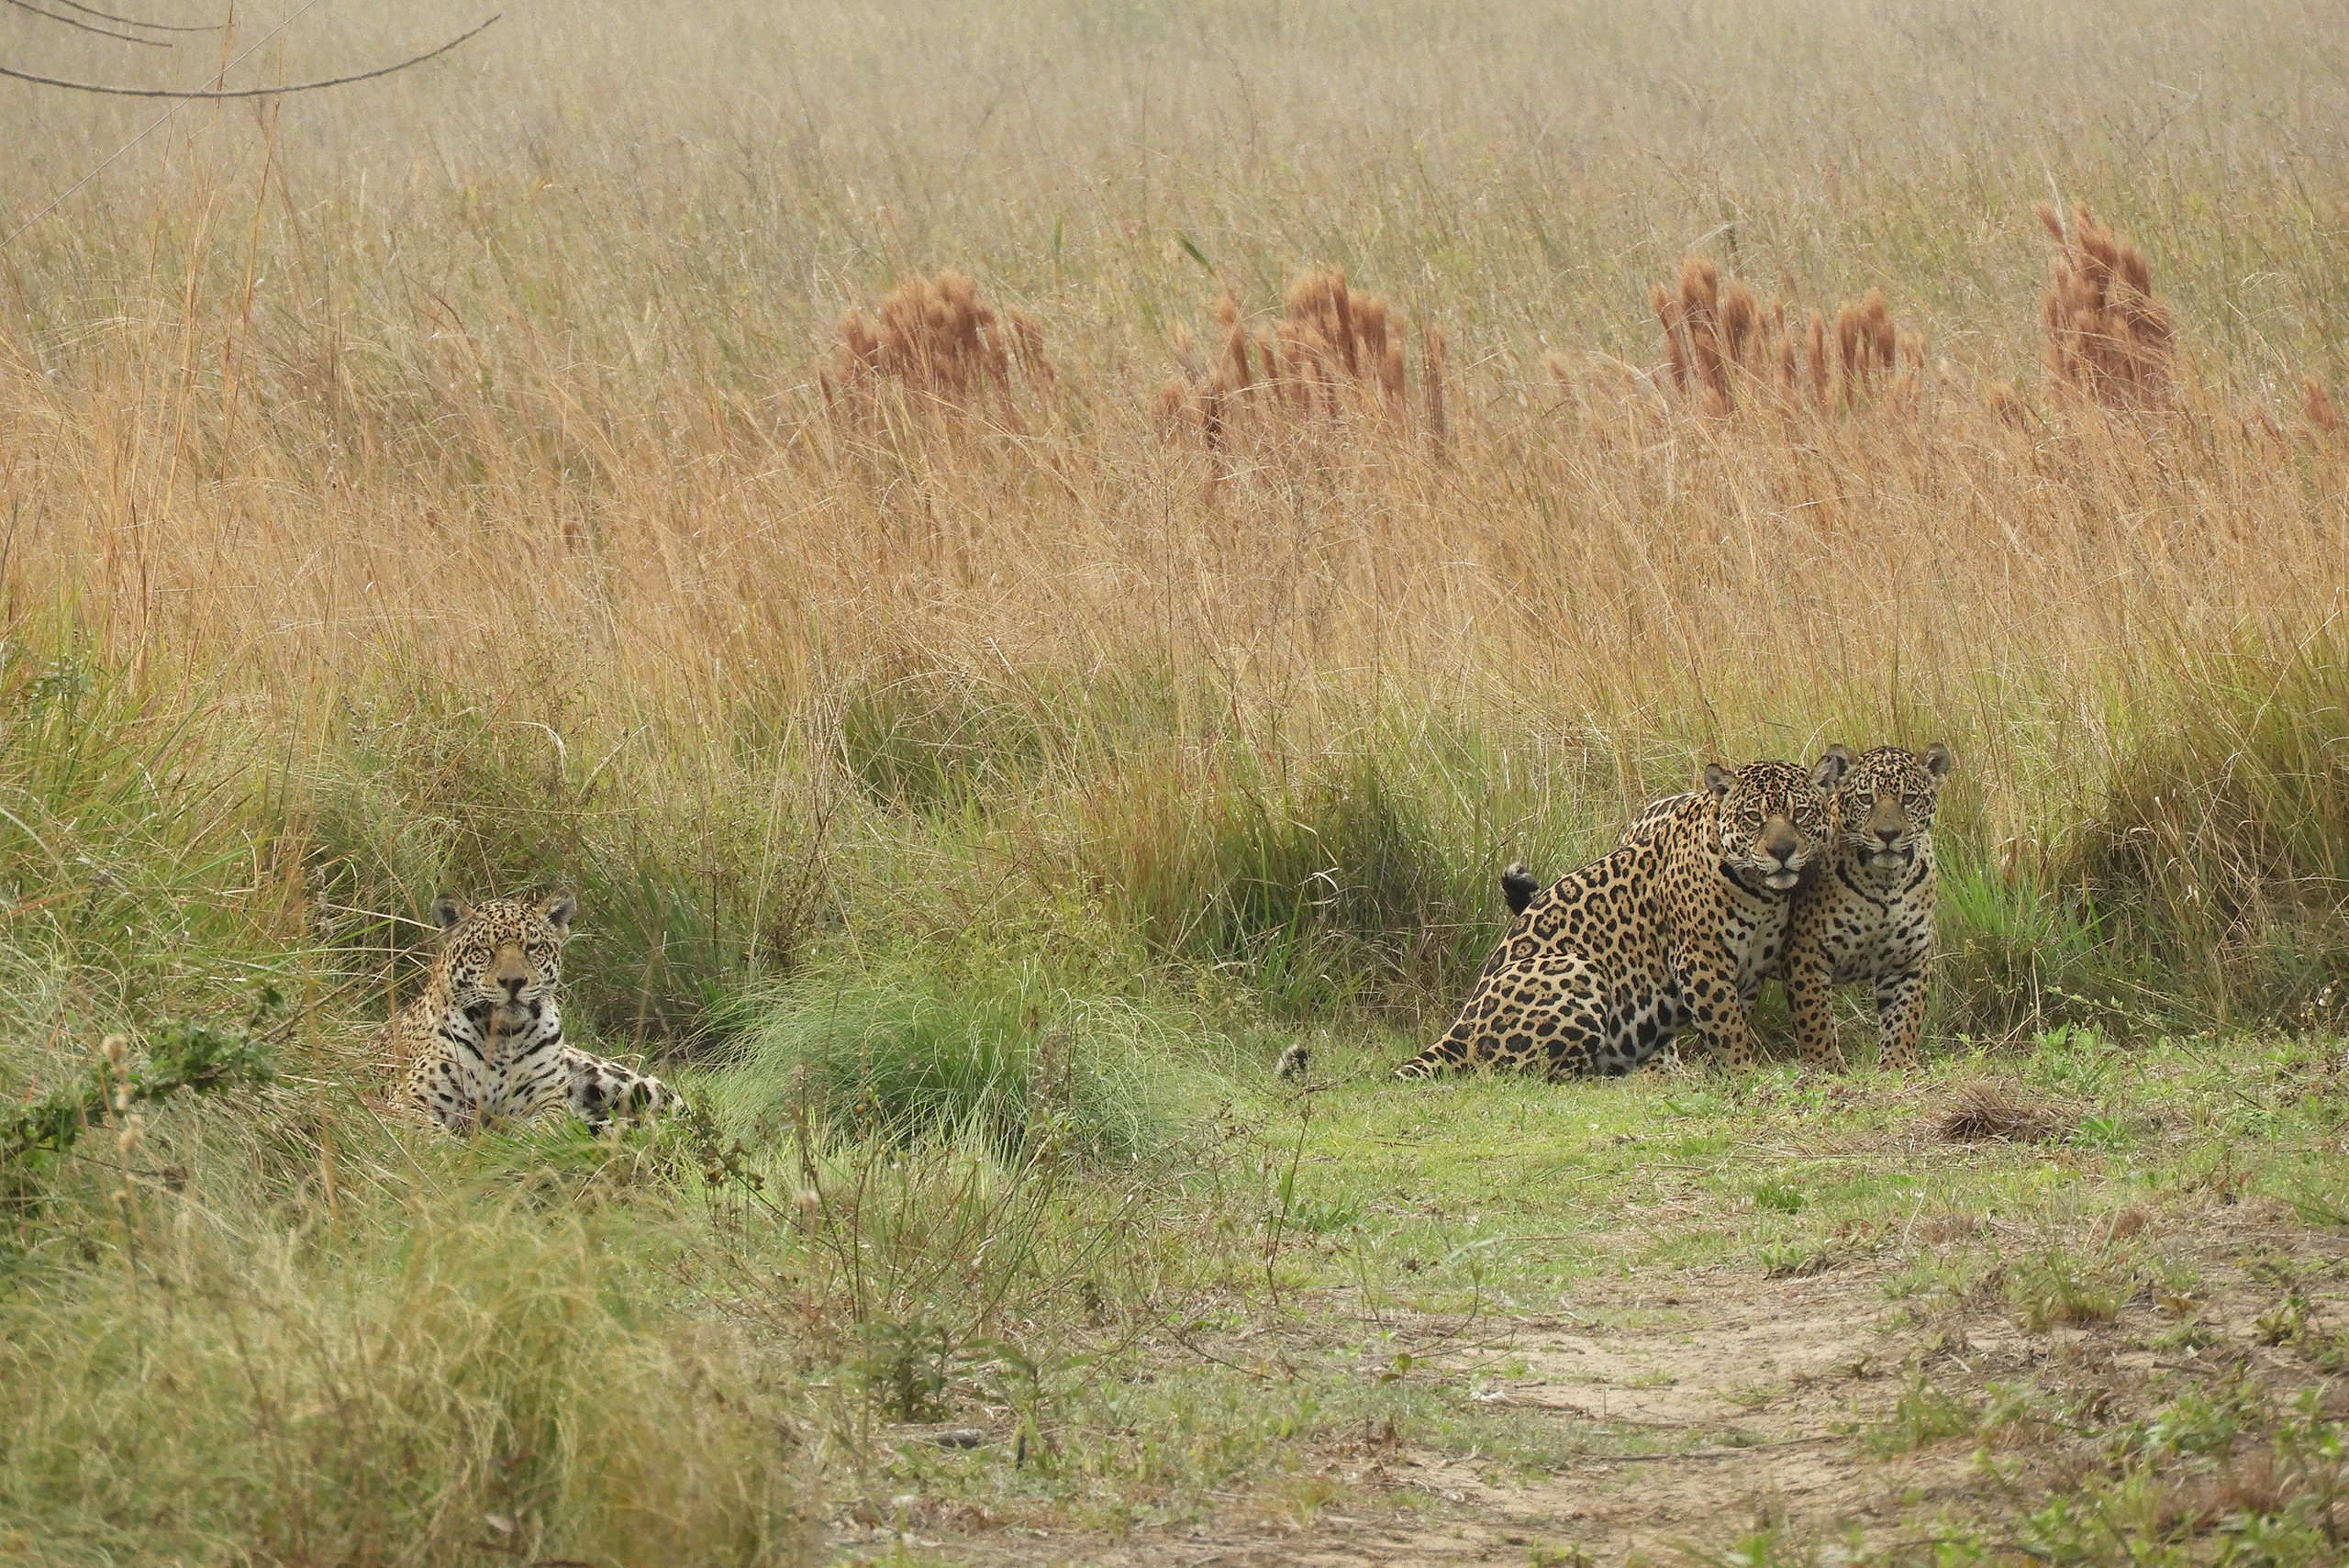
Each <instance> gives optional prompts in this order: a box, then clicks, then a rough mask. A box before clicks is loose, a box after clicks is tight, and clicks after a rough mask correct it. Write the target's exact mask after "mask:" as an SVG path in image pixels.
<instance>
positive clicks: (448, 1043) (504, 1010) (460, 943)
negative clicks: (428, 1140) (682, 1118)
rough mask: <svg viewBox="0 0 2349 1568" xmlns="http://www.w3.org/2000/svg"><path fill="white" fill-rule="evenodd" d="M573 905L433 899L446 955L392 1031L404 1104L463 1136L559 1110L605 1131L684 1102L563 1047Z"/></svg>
mask: <svg viewBox="0 0 2349 1568" xmlns="http://www.w3.org/2000/svg"><path fill="white" fill-rule="evenodd" d="M577 907H578V906H577V905H576V904H575V903H574V902H573V900H572V899H571V898H570V897H569V896H568V895H556V896H554V897H552V898H549V899H546V900H545V901H543V902H542V903H539V904H535V905H533V904H526V903H523V902H521V901H519V900H518V899H511V898H493V899H489V900H487V901H485V902H484V903H482V904H480V905H478V906H468V905H466V904H465V903H464V902H463V901H462V900H461V899H456V898H437V899H435V900H433V904H432V917H433V919H434V920H435V921H436V922H437V923H438V924H439V926H440V956H439V957H438V958H436V959H435V960H434V961H433V964H432V975H431V978H430V979H429V981H428V982H426V984H425V987H424V994H423V995H420V996H418V997H417V998H416V1000H414V1001H413V1002H410V1003H409V1004H408V1005H407V1006H406V1007H403V1008H402V1009H401V1010H400V1012H399V1014H398V1016H396V1017H395V1018H393V1019H392V1020H391V1022H389V1023H388V1024H385V1025H384V1034H383V1040H384V1044H385V1046H387V1047H388V1048H389V1053H390V1056H391V1059H392V1060H393V1061H395V1062H406V1064H407V1068H406V1073H405V1074H404V1075H403V1077H402V1079H401V1082H400V1086H399V1089H398V1092H397V1094H396V1095H395V1103H396V1104H397V1106H399V1108H401V1109H403V1110H406V1111H408V1112H410V1113H412V1114H415V1115H417V1116H420V1117H423V1118H428V1119H429V1120H430V1121H431V1122H433V1123H434V1124H435V1125H436V1126H438V1127H440V1128H441V1129H443V1130H444V1131H448V1132H453V1133H458V1134H466V1133H471V1132H473V1131H476V1130H478V1129H482V1128H484V1127H487V1126H490V1125H492V1124H494V1123H496V1122H500V1121H516V1122H528V1121H532V1120H535V1119H537V1118H539V1117H540V1116H542V1115H545V1114H547V1113H549V1112H552V1111H557V1110H558V1109H561V1108H568V1109H569V1110H570V1111H571V1112H572V1113H573V1115H576V1116H578V1117H580V1118H584V1120H585V1121H586V1122H587V1123H588V1125H590V1126H591V1127H595V1128H596V1129H601V1128H602V1127H603V1126H604V1125H605V1124H606V1123H607V1122H608V1121H610V1120H612V1119H613V1118H615V1117H622V1118H633V1117H652V1116H658V1115H659V1114H661V1113H662V1112H663V1111H666V1110H671V1109H674V1108H675V1107H676V1106H677V1105H678V1100H677V1096H676V1093H675V1091H674V1090H672V1089H671V1088H670V1087H669V1086H668V1085H667V1084H663V1083H662V1082H661V1080H660V1079H658V1078H654V1077H651V1076H648V1075H647V1074H645V1073H635V1072H631V1071H629V1069H628V1068H626V1067H623V1066H621V1065H620V1064H619V1063H618V1062H607V1061H605V1060H604V1059H603V1058H602V1057H599V1056H590V1055H588V1054H587V1053H586V1052H585V1051H575V1050H573V1048H572V1047H570V1046H567V1045H565V1044H563V1042H562V1013H561V1012H560V1011H559V1010H558V1009H557V1007H556V1006H555V991H556V988H557V987H558V986H559V985H560V984H562V944H563V940H564V939H565V938H567V937H568V936H569V935H570V934H571V917H572V916H573V914H574V913H575V912H576V910H577Z"/></svg>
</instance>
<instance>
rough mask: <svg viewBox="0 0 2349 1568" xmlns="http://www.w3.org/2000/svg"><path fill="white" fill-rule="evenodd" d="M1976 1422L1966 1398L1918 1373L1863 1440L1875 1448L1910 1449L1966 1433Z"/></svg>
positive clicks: (1895, 1451)
mask: <svg viewBox="0 0 2349 1568" xmlns="http://www.w3.org/2000/svg"><path fill="white" fill-rule="evenodd" d="M1975 1426H1976V1416H1975V1412H1974V1411H1973V1410H1971V1409H1970V1408H1968V1407H1966V1405H1965V1402H1964V1401H1962V1400H1960V1399H1958V1398H1957V1397H1956V1396H1954V1395H1951V1394H1947V1393H1944V1392H1943V1390H1941V1389H1940V1388H1937V1387H1935V1386H1934V1385H1932V1384H1931V1383H1928V1382H1926V1381H1925V1380H1924V1379H1923V1378H1922V1377H1919V1378H1917V1379H1915V1380H1914V1381H1912V1382H1911V1383H1910V1384H1909V1386H1908V1388H1907V1389H1906V1390H1905V1391H1903V1393H1902V1394H1901V1396H1900V1397H1899V1398H1898V1399H1896V1400H1894V1401H1893V1404H1892V1413H1891V1414H1890V1415H1889V1416H1887V1417H1886V1418H1884V1419H1883V1420H1881V1421H1879V1422H1877V1423H1876V1425H1875V1426H1873V1427H1871V1428H1870V1429H1868V1431H1867V1434H1866V1437H1865V1443H1866V1445H1867V1447H1868V1449H1869V1450H1870V1451H1872V1452H1876V1453H1907V1452H1909V1451H1910V1450H1912V1449H1920V1448H1930V1447H1932V1445H1933V1444H1935V1443H1938V1442H1945V1441H1947V1440H1949V1439H1951V1438H1957V1437H1965V1436H1966V1435H1967V1434H1969V1433H1971V1432H1972V1431H1973V1430H1974V1429H1975Z"/></svg>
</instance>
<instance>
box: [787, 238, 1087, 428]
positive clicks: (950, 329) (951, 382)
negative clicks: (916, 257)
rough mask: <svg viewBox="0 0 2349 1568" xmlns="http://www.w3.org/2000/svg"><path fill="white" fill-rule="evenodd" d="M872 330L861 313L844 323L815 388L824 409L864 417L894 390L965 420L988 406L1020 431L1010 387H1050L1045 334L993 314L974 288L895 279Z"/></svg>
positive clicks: (1024, 317)
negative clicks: (883, 393)
mask: <svg viewBox="0 0 2349 1568" xmlns="http://www.w3.org/2000/svg"><path fill="white" fill-rule="evenodd" d="M879 315H880V324H879V326H878V328H875V327H874V324H873V323H871V322H869V321H868V320H866V319H865V315H864V312H863V311H862V310H859V309H855V308H851V309H850V310H849V311H848V312H847V313H846V314H845V315H843V316H842V317H841V323H840V341H839V345H838V347H837V348H836V349H835V350H834V351H833V356H832V364H831V366H830V368H829V370H827V371H825V372H823V373H822V375H821V380H822V384H823V388H824V396H825V401H826V402H827V404H828V405H829V406H831V407H832V408H833V409H835V410H836V411H837V410H840V409H841V408H843V407H845V408H847V409H849V410H851V411H853V412H855V413H857V414H859V415H869V414H870V413H871V412H872V410H873V409H874V406H876V400H877V397H878V394H879V392H880V389H881V388H882V387H883V385H884V384H896V386H897V387H899V388H901V389H902V390H903V391H904V392H905V393H906V395H907V399H908V401H911V402H915V403H917V404H918V405H919V406H927V407H930V408H933V409H938V410H941V411H945V412H949V413H957V414H960V413H969V412H972V411H974V410H975V409H977V408H978V407H980V406H982V405H983V404H984V403H985V401H986V400H987V399H988V398H990V397H992V398H993V399H994V400H995V402H996V406H997V407H998V409H999V410H1000V412H1001V414H1002V416H1003V417H1004V420H1005V422H1006V423H1007V424H1012V425H1017V424H1019V414H1018V411H1017V409H1016V407H1015V406H1014V399H1013V388H1014V384H1015V381H1021V382H1025V383H1027V384H1029V385H1030V386H1031V387H1034V388H1036V389H1038V390H1040V391H1042V390H1047V389H1049V388H1050V387H1051V385H1052V361H1051V360H1050V359H1049V358H1047V357H1046V355H1045V353H1044V329H1043V327H1042V325H1041V323H1040V322H1038V321H1037V320H1036V318H1035V317H1032V316H1030V315H1029V314H1028V313H1027V312H1026V311H1023V310H1016V309H1015V310H1008V311H1002V312H998V311H997V310H996V308H995V307H994V306H990V305H989V304H988V303H987V302H986V300H985V298H983V297H982V296H981V295H980V294H979V285H978V283H977V280H975V279H974V278H973V277H972V276H971V275H970V274H969V273H968V272H955V271H952V269H949V270H948V271H945V272H940V273H939V274H938V275H937V276H936V277H934V278H925V277H922V276H921V275H919V274H918V273H915V274H911V275H909V276H907V277H904V278H901V279H899V280H898V282H897V286H896V287H895V288H893V289H891V290H890V291H889V293H888V294H887V295H885V296H884V297H883V299H882V301H881V306H880V311H879Z"/></svg>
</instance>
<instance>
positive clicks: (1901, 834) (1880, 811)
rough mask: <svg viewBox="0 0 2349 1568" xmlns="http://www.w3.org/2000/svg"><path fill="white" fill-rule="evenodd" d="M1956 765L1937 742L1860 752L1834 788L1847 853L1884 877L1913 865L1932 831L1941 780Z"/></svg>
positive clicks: (1948, 751) (1940, 790)
mask: <svg viewBox="0 0 2349 1568" xmlns="http://www.w3.org/2000/svg"><path fill="white" fill-rule="evenodd" d="M1955 763H1956V759H1955V758H1954V757H1952V756H1951V755H1950V750H1949V748H1948V747H1946V746H1944V745H1943V744H1942V743H1941V742H1940V741H1938V740H1936V741H1934V742H1933V743H1932V745H1930V746H1928V747H1926V748H1925V749H1924V750H1923V751H1904V750H1902V749H1901V748H1900V747H1898V746H1878V747H1876V749H1875V750H1874V751H1868V752H1866V753H1865V754H1863V755H1862V756H1861V758H1860V760H1859V761H1858V762H1854V763H1853V764H1852V766H1851V769H1850V771H1849V772H1848V773H1845V775H1844V776H1843V779H1842V782H1841V783H1840V784H1838V785H1837V786H1836V789H1835V810H1836V816H1837V817H1839V818H1840V819H1841V822H1842V847H1843V849H1844V851H1845V852H1847V853H1849V854H1851V855H1853V856H1854V857H1855V858H1856V859H1857V860H1858V861H1859V862H1860V863H1861V864H1862V865H1864V866H1865V867H1867V868H1868V869H1869V870H1871V871H1875V872H1879V873H1887V874H1889V873H1894V872H1898V871H1904V870H1906V869H1908V868H1909V866H1912V865H1914V864H1916V863H1917V847H1918V845H1920V843H1922V842H1923V841H1924V839H1925V836H1926V835H1927V834H1929V833H1931V832H1932V830H1933V807H1934V806H1936V805H1938V804H1939V803H1940V800H1941V794H1942V781H1943V779H1945V778H1947V777H1948V776H1949V771H1950V769H1951V768H1952V767H1954V765H1955Z"/></svg>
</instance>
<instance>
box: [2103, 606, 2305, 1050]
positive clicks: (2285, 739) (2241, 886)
mask: <svg viewBox="0 0 2349 1568" xmlns="http://www.w3.org/2000/svg"><path fill="white" fill-rule="evenodd" d="M2188 681H2189V683H2190V685H2189V691H2190V694H2191V700H2190V701H2188V703H2186V704H2185V706H2183V708H2182V709H2181V711H2180V713H2179V716H2178V717H2177V720H2176V723H2175V724H2172V725H2166V726H2163V727H2159V728H2153V729H2150V730H2148V731H2147V732H2146V733H2145V734H2144V735H2143V737H2142V738H2141V739H2140V740H2138V741H2137V743H2136V744H2135V745H2133V746H2132V747H2131V748H2130V749H2129V750H2128V751H2126V752H2124V753H2123V754H2122V755H2121V758H2120V759H2119V760H2118V762H2117V763H2116V765H2115V767H2114V769H2113V772H2112V775H2111V780H2110V785H2109V787H2108V790H2107V797H2106V800H2105V803H2104V805H2103V807H2102V809H2101V810H2100V811H2099V812H2098V814H2097V815H2096V816H2095V817H2094V818H2093V819H2092V820H2091V821H2090V822H2089V823H2088V824H2087V826H2086V827H2085V828H2084V829H2083V830H2082V831H2081V832H2080V834H2079V835H2078V837H2077V839H2076V841H2075V843H2074V844H2073V845H2072V846H2071V848H2070V850H2069V852H2068V856H2067V860H2068V865H2067V866H2066V867H2065V870H2066V871H2067V872H2068V873H2069V874H2070V875H2071V876H2072V877H2074V878H2076V881H2077V882H2078V883H2079V884H2084V885H2085V886H2086V887H2087V889H2088V890H2089V893H2090V895H2091V896H2092V897H2094V898H2095V899H2096V901H2097V902H2098V904H2099V906H2101V907H2103V908H2105V909H2107V910H2110V912H2111V913H2112V914H2113V916H2114V917H2116V918H2117V920H2118V921H2119V922H2120V923H2121V926H2122V928H2123V930H2124V933H2125V940H2127V941H2128V943H2129V944H2130V945H2131V946H2133V947H2136V948H2139V949H2141V950H2143V951H2150V952H2152V953H2154V954H2155V955H2158V958H2159V960H2160V962H2161V963H2162V964H2163V966H2164V967H2165V968H2167V969H2169V970H2170V971H2171V972H2172V973H2175V974H2176V975H2177V976H2178V977H2179V979H2178V980H2176V981H2173V982H2172V983H2171V984H2172V985H2173V987H2175V988H2176V989H2179V990H2183V991H2186V992H2188V994H2189V995H2195V996H2197V997H2198V998H2199V999H2202V1000H2203V1001H2204V1003H2205V1005H2206V1006H2208V1007H2209V1008H2210V1011H2211V1014H2212V1016H2213V1017H2214V1018H2215V1019H2216V1020H2217V1021H2221V1022H2226V1021H2232V1020H2237V1019H2242V1018H2274V1019H2277V1021H2288V1022H2310V1021H2314V1022H2320V1023H2322V1022H2326V1021H2329V1020H2328V1019H2327V1018H2323V1017H2321V1016H2312V1015H2322V1014H2325V1013H2326V1012H2327V1011H2328V1010H2329V1007H2330V999H2329V998H2327V999H2326V1000H2325V1001H2322V1002H2321V1001H2320V1000H2319V998H2320V997H2322V996H2324V994H2325V991H2326V988H2327V987H2329V986H2332V985H2334V984H2335V983H2336V982H2338V981H2342V980H2349V644H2344V642H2343V639H2341V638H2339V637H2338V636H2335V635H2332V634H2330V633H2327V634H2323V635H2320V636H2318V637H2316V638H2314V639H2311V640H2310V641H2308V642H2307V643H2305V644H2304V645H2302V646H2300V647H2298V648H2294V649H2292V650H2289V651H2282V652H2275V653H2266V652H2243V651H2232V652H2224V653H2220V654H2214V655H2210V656H2208V657H2207V658H2204V659H2201V660H2199V661H2197V662H2196V663H2195V664H2194V666H2193V667H2192V669H2191V670H2190V671H2189V672H2188Z"/></svg>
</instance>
